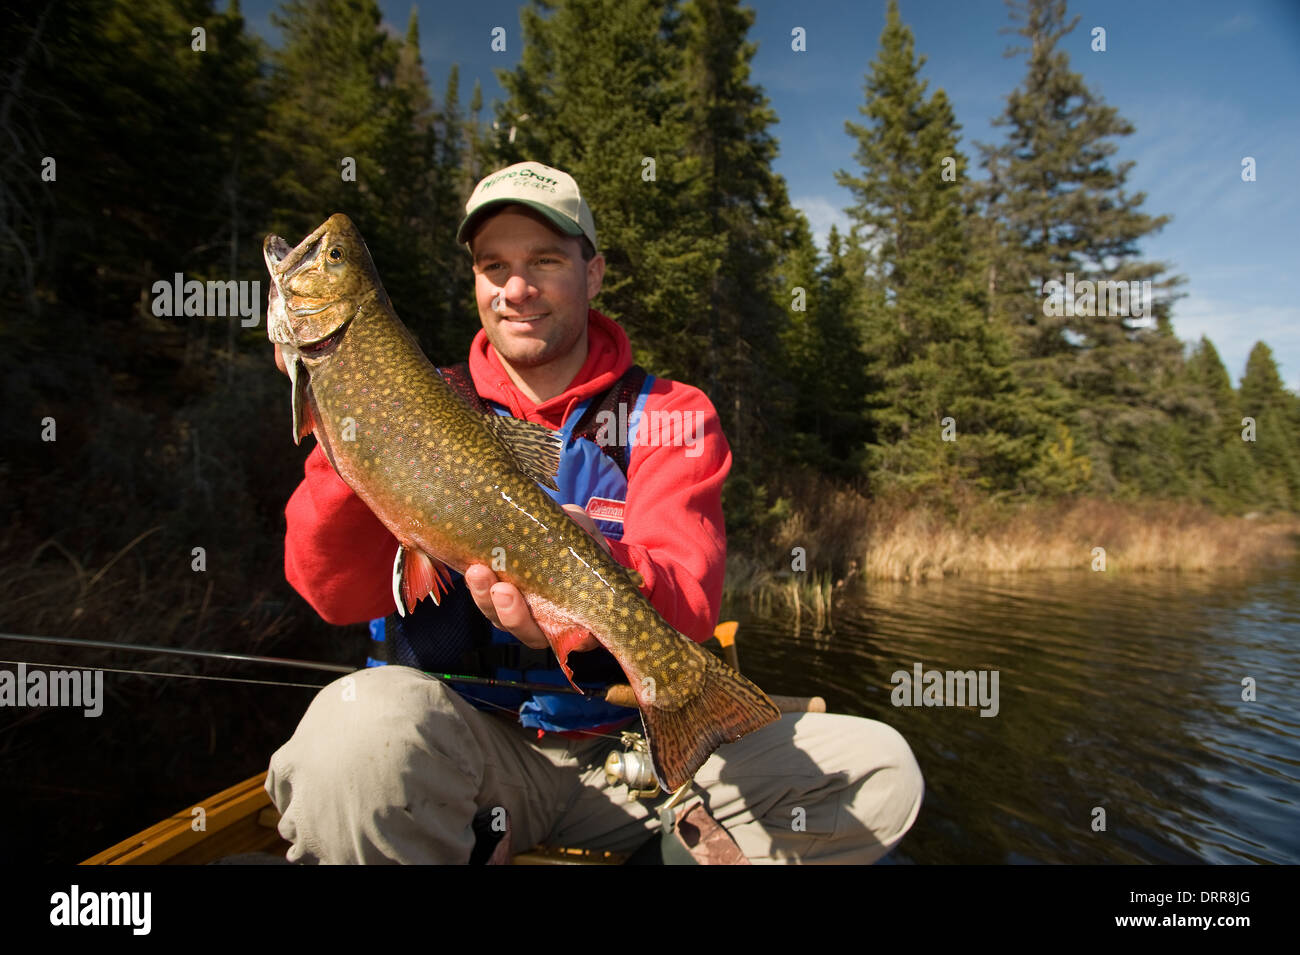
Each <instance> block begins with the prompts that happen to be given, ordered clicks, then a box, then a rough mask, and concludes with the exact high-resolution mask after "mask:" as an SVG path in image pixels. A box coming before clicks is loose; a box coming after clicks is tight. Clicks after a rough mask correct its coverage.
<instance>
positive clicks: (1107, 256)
mask: <svg viewBox="0 0 1300 955" xmlns="http://www.w3.org/2000/svg"><path fill="white" fill-rule="evenodd" d="M1008 5H1009V6H1010V7H1011V9H1012V17H1013V19H1014V20H1016V21H1018V22H1019V26H1018V27H1017V29H1016V30H1015V31H1014V32H1016V33H1018V34H1020V35H1021V36H1023V37H1025V39H1026V40H1028V41H1029V46H1028V47H1024V48H1018V49H1012V50H1009V51H1008V53H1007V55H1008V56H1014V55H1016V54H1018V53H1027V54H1028V62H1027V71H1026V76H1025V79H1024V81H1023V83H1022V85H1021V87H1019V88H1018V89H1016V90H1015V91H1013V92H1012V93H1011V95H1010V96H1008V98H1007V106H1006V109H1005V111H1004V112H1003V114H1002V115H1001V116H1000V117H999V118H998V120H996V121H995V125H999V126H1005V127H1007V129H1008V134H1007V140H1006V142H1004V143H1003V144H1002V145H1000V146H997V147H991V146H987V145H982V146H981V149H982V151H983V156H984V158H983V164H984V166H985V168H986V169H987V170H988V172H989V180H988V182H987V184H986V186H985V188H984V189H983V190H982V198H983V200H984V202H985V207H986V214H987V216H988V218H989V220H990V222H991V224H992V229H993V231H994V233H995V234H996V236H997V237H998V239H999V244H998V248H997V254H996V255H995V256H994V258H993V261H992V262H990V263H989V267H988V272H987V275H986V279H987V286H988V288H989V289H990V291H991V294H992V296H993V299H992V311H993V313H994V315H996V316H999V317H1001V318H1003V319H1004V320H1005V321H1006V322H1007V323H1008V326H1009V327H1011V328H1013V329H1015V331H1016V332H1017V334H1018V339H1019V352H1020V356H1021V357H1022V358H1023V359H1025V361H1024V363H1023V365H1022V367H1021V369H1020V374H1021V377H1022V378H1023V379H1024V380H1025V381H1026V382H1028V383H1029V384H1030V385H1031V386H1032V387H1033V388H1034V389H1035V390H1036V391H1037V392H1038V393H1040V394H1044V395H1046V394H1048V393H1049V392H1050V391H1052V390H1054V389H1055V388H1056V387H1057V386H1064V387H1065V389H1067V391H1068V393H1069V396H1070V402H1069V404H1070V408H1068V409H1062V410H1063V411H1064V414H1063V415H1062V419H1061V424H1062V425H1063V426H1064V427H1067V428H1071V429H1072V430H1077V431H1078V432H1079V433H1078V435H1077V437H1078V439H1079V445H1080V447H1081V448H1083V449H1084V450H1085V451H1086V452H1087V453H1088V454H1089V455H1090V457H1091V459H1092V466H1093V471H1094V482H1093V483H1094V485H1095V486H1096V487H1098V488H1099V489H1102V490H1112V491H1113V490H1116V489H1118V488H1119V487H1120V486H1121V485H1124V486H1128V487H1129V488H1131V489H1133V488H1136V489H1147V488H1150V487H1151V486H1153V485H1154V486H1162V485H1167V483H1168V481H1169V479H1170V478H1171V477H1172V475H1170V474H1169V473H1168V470H1167V469H1168V467H1169V466H1170V460H1171V458H1170V455H1171V454H1173V453H1175V449H1171V448H1169V447H1168V446H1167V444H1166V441H1167V433H1168V425H1169V418H1168V416H1167V415H1166V414H1164V413H1163V412H1162V410H1161V409H1160V408H1159V403H1160V394H1161V392H1162V390H1166V389H1168V388H1171V387H1173V381H1174V379H1175V378H1176V376H1177V375H1178V373H1179V365H1180V357H1181V345H1180V344H1179V343H1178V341H1177V340H1176V338H1175V337H1174V335H1173V331H1172V326H1171V325H1170V322H1169V317H1168V309H1169V303H1170V297H1169V291H1170V289H1172V288H1173V286H1174V285H1176V284H1177V282H1178V281H1180V280H1179V279H1172V278H1162V276H1163V274H1164V272H1165V270H1166V266H1165V265H1164V264H1162V263H1156V262H1144V261H1142V260H1141V259H1140V258H1139V250H1138V243H1139V240H1140V239H1141V238H1142V237H1143V236H1145V235H1148V234H1150V233H1151V232H1153V231H1156V230H1158V229H1160V228H1161V227H1162V226H1163V225H1164V224H1165V223H1166V222H1167V221H1168V218H1167V217H1163V216H1162V217H1158V218H1155V217H1152V216H1149V215H1146V214H1145V213H1142V212H1141V211H1139V210H1140V206H1141V205H1142V203H1143V201H1144V199H1145V195H1144V194H1142V193H1138V194H1136V195H1130V194H1128V193H1127V192H1126V191H1125V189H1124V185H1125V181H1126V179H1127V176H1128V173H1129V171H1130V170H1131V168H1132V165H1133V163H1132V162H1131V161H1129V162H1123V163H1119V164H1118V165H1115V166H1112V165H1111V163H1110V157H1111V156H1112V155H1113V154H1114V153H1115V151H1116V148H1117V147H1116V145H1115V143H1114V138H1115V137H1118V136H1126V135H1129V134H1130V133H1132V132H1133V127H1132V125H1131V124H1129V123H1128V122H1126V121H1125V120H1123V119H1122V118H1121V117H1120V116H1119V115H1118V113H1117V111H1116V110H1115V109H1114V108H1113V107H1109V106H1106V105H1104V103H1103V102H1102V101H1101V99H1100V98H1099V97H1097V96H1096V95H1095V94H1094V93H1093V92H1092V91H1091V90H1090V89H1089V88H1088V87H1087V85H1086V84H1085V83H1084V81H1083V78H1082V77H1081V76H1080V75H1079V74H1077V73H1074V72H1072V71H1071V70H1070V64H1069V56H1068V55H1067V54H1066V53H1065V51H1064V50H1062V49H1060V48H1059V44H1060V43H1061V40H1062V39H1063V38H1064V37H1065V36H1067V35H1068V34H1069V33H1070V32H1071V31H1072V30H1073V29H1074V27H1075V25H1076V24H1077V22H1078V18H1077V17H1076V18H1075V19H1074V20H1072V21H1070V22H1069V23H1068V24H1067V23H1066V4H1065V0H1025V2H1017V0H1008ZM1071 281H1073V283H1074V284H1075V286H1076V287H1078V288H1079V291H1078V293H1077V296H1076V298H1075V300H1074V301H1073V302H1068V301H1062V299H1064V298H1065V293H1064V291H1063V289H1064V287H1066V286H1068V285H1069V283H1070V282H1071ZM1098 281H1107V282H1123V283H1128V282H1131V281H1132V282H1143V281H1148V282H1150V283H1151V286H1150V291H1151V295H1150V296H1147V297H1146V298H1145V299H1144V300H1143V301H1142V303H1141V304H1142V306H1143V308H1144V309H1145V310H1146V311H1147V313H1148V314H1147V316H1146V317H1145V318H1142V317H1139V316H1137V315H1135V314H1133V313H1134V312H1136V309H1135V308H1134V303H1133V302H1132V301H1130V302H1129V309H1128V310H1129V314H1127V315H1124V314H1115V312H1114V310H1113V309H1114V306H1115V305H1117V304H1119V300H1118V292H1116V293H1115V295H1114V296H1111V295H1107V296H1103V297H1102V299H1103V300H1100V301H1099V300H1096V299H1095V298H1093V299H1090V298H1089V296H1088V294H1087V293H1086V289H1087V288H1088V286H1087V285H1083V286H1080V285H1079V283H1095V282H1098ZM1049 282H1058V283H1061V286H1062V293H1061V295H1060V296H1059V297H1058V298H1055V299H1052V298H1049V297H1048V296H1045V294H1044V290H1045V289H1047V290H1049V291H1050V290H1053V289H1054V287H1052V286H1048V285H1047V283H1049ZM1139 288H1141V286H1139ZM1127 290H1128V287H1127V286H1125V291H1127ZM1076 423H1077V428H1075V427H1074V426H1075V425H1076Z"/></svg>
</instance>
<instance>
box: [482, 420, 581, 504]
mask: <svg viewBox="0 0 1300 955" xmlns="http://www.w3.org/2000/svg"><path fill="white" fill-rule="evenodd" d="M485 417H486V419H487V426H488V427H489V428H491V429H492V431H493V433H494V434H495V435H496V436H497V437H498V438H500V439H501V443H502V444H504V445H505V446H506V450H508V451H509V452H510V455H511V457H513V458H514V459H515V463H516V464H517V465H519V470H521V471H523V472H524V473H525V474H527V475H528V476H529V477H530V478H532V479H533V480H534V481H537V482H538V483H539V484H544V485H546V486H547V487H549V488H550V489H551V490H552V491H558V490H559V488H558V487H557V486H556V484H555V475H556V473H557V472H559V470H560V452H561V451H563V450H564V441H563V439H562V438H561V437H560V432H558V431H552V430H551V429H550V428H547V427H544V426H543V425H540V424H533V423H532V422H531V421H523V420H521V419H519V418H507V417H505V416H504V415H498V414H489V415H485Z"/></svg>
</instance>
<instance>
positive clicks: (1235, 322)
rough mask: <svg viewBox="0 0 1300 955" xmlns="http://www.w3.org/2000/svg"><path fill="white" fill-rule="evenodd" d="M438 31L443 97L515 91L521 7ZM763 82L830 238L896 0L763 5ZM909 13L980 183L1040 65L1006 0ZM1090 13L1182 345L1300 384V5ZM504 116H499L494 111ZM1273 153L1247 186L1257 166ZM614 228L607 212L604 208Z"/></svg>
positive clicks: (1091, 59) (1081, 45) (1077, 50)
mask: <svg viewBox="0 0 1300 955" xmlns="http://www.w3.org/2000/svg"><path fill="white" fill-rule="evenodd" d="M272 6H273V4H272V3H270V2H268V0H252V2H245V3H244V12H245V16H246V17H247V18H248V20H249V23H250V26H251V27H252V28H253V29H254V30H256V31H257V32H259V33H261V34H262V35H263V36H265V37H266V38H267V39H268V40H270V41H271V42H272V43H273V44H278V42H279V37H278V33H277V31H275V30H274V29H273V28H272V27H271V26H270V20H269V10H270V9H271V7H272ZM411 6H412V3H411V0H380V7H381V9H382V10H383V11H384V15H385V18H386V19H387V20H388V21H389V22H391V23H392V24H393V25H394V26H395V27H396V28H397V29H398V30H399V31H404V30H405V27H406V22H407V19H408V17H409V15H410V10H411ZM415 6H417V7H418V8H419V11H420V41H421V44H420V45H421V52H422V54H423V56H424V62H425V68H426V70H427V71H428V73H429V76H430V78H431V79H432V81H433V84H434V87H435V92H436V93H437V94H438V95H439V97H441V92H442V89H443V86H444V84H445V82H446V77H447V70H448V68H449V67H450V66H451V64H452V63H453V62H458V63H459V64H460V69H461V90H462V94H463V99H464V101H465V102H468V98H469V92H470V90H471V89H472V88H473V84H474V80H475V79H476V78H477V79H479V80H481V81H482V84H483V92H484V99H485V102H486V104H488V105H489V106H490V104H491V103H492V101H493V100H494V99H504V93H503V91H502V90H501V88H500V86H499V84H498V83H497V81H496V76H495V72H494V70H495V69H500V68H510V67H513V66H514V64H515V63H516V62H517V61H518V57H519V52H520V49H521V42H522V38H521V35H520V28H519V9H520V6H521V4H520V3H519V2H507V0H475V2H473V3H468V4H467V3H463V2H454V3H453V2H447V0H424V2H417V3H415ZM746 6H748V7H749V8H750V9H752V10H753V11H754V12H755V23H754V27H753V29H752V30H751V32H750V40H751V42H754V43H757V45H758V53H757V54H756V56H755V57H754V61H753V72H752V80H753V82H755V83H756V84H758V85H759V86H761V87H763V89H764V91H765V92H766V94H767V96H768V98H769V99H770V101H771V105H772V108H773V109H774V110H775V111H776V114H777V116H778V117H779V122H778V124H777V126H776V127H775V129H774V130H773V133H774V135H775V136H776V137H777V139H778V140H779V141H780V145H781V152H780V156H779V158H778V159H777V160H776V163H775V167H776V170H777V172H779V173H780V174H781V175H783V176H784V177H785V179H786V181H787V183H788V184H789V189H790V195H791V198H792V199H793V201H794V204H795V205H796V206H798V207H799V208H800V209H802V210H803V211H804V213H805V215H807V216H808V219H809V222H810V223H811V225H812V227H813V231H814V233H815V234H816V235H817V237H818V240H819V243H822V242H824V237H825V234H826V231H827V230H828V229H829V227H830V225H831V223H832V222H835V223H839V224H840V226H841V227H844V226H845V225H846V224H847V221H848V220H847V217H846V216H845V215H844V213H843V211H842V210H843V209H844V208H845V207H846V206H848V205H849V204H850V203H851V197H850V195H849V193H848V191H847V190H845V189H841V188H840V187H839V186H838V185H836V183H835V178H834V171H835V170H836V169H845V170H849V171H853V172H856V171H857V170H856V169H855V167H854V164H853V151H854V142H853V140H851V139H850V138H849V136H848V135H847V134H846V133H845V131H844V122H845V120H848V119H852V120H855V121H857V120H859V119H860V114H859V113H858V107H859V106H860V105H861V104H862V102H863V92H862V82H863V77H864V75H865V74H866V72H867V71H868V70H869V69H870V63H871V60H872V59H873V58H874V57H875V56H876V54H877V51H878V48H879V42H880V32H881V30H882V29H883V27H884V22H885V8H886V2H885V0H752V2H750V3H748V4H746ZM899 6H900V10H901V13H902V17H903V21H904V22H905V23H906V24H907V25H908V26H909V27H910V28H911V30H912V32H913V34H914V36H915V38H916V52H917V53H918V54H920V55H924V56H925V57H926V64H925V66H924V67H923V69H922V71H921V76H922V78H923V79H925V80H927V81H928V82H929V84H930V89H931V90H933V89H936V88H939V87H942V88H943V89H944V90H945V91H946V93H947V94H948V97H949V99H950V100H951V101H952V103H953V107H954V111H955V113H956V116H957V120H958V122H959V123H961V125H962V127H963V128H962V134H963V140H962V149H963V151H964V152H965V153H966V155H967V157H968V158H969V159H970V160H971V168H972V175H975V176H977V177H978V176H981V175H982V171H980V170H978V168H977V160H978V155H979V152H978V150H977V148H976V146H975V143H976V142H984V143H998V142H1001V138H1002V137H1001V135H1000V133H1001V131H1000V130H998V129H995V128H994V127H993V126H992V124H991V123H992V120H993V119H994V118H995V117H996V116H997V115H998V114H999V113H1000V112H1001V111H1002V108H1003V103H1004V99H1005V97H1006V95H1007V94H1008V93H1009V92H1010V91H1011V90H1012V89H1013V88H1015V86H1016V85H1017V84H1019V82H1020V81H1021V79H1022V77H1023V75H1024V59H1023V57H1017V58H1013V59H1007V58H1004V57H1003V55H1002V53H1003V50H1005V49H1006V48H1007V46H1008V45H1010V44H1011V43H1012V42H1013V41H1017V40H1019V39H1020V38H1019V37H1015V36H1011V35H1007V34H1003V33H1000V32H999V31H1000V29H1001V28H1002V27H1004V26H1008V25H1010V23H1011V21H1010V18H1009V16H1008V13H1007V8H1006V7H1005V5H1004V4H1003V2H1002V0H900V4H899ZM1069 14H1070V16H1074V15H1075V14H1078V15H1079V16H1080V21H1079V25H1078V26H1077V27H1076V28H1075V30H1074V32H1073V33H1071V34H1069V35H1068V36H1067V37H1066V38H1065V39H1064V40H1063V41H1062V48H1063V49H1065V50H1066V52H1068V53H1069V55H1070V62H1071V67H1072V69H1074V70H1075V71H1076V72H1079V73H1081V74H1082V75H1083V77H1084V80H1085V81H1086V82H1087V84H1088V85H1089V87H1090V88H1091V89H1092V90H1093V92H1094V93H1095V94H1097V95H1099V96H1100V97H1101V98H1102V99H1103V100H1104V101H1105V102H1106V103H1107V104H1108V105H1110V106H1114V107H1115V108H1117V109H1118V111H1119V113H1120V115H1121V116H1122V117H1124V118H1125V119H1127V120H1128V121H1129V122H1130V123H1131V124H1133V126H1135V127H1136V132H1135V133H1134V134H1133V135H1132V136H1128V137H1124V138H1122V139H1121V140H1120V141H1119V142H1118V143H1117V145H1118V147H1119V150H1118V152H1117V153H1116V155H1115V157H1114V161H1116V162H1118V161H1121V160H1125V159H1132V160H1134V161H1135V162H1136V165H1135V166H1134V167H1133V169H1132V171H1131V172H1130V174H1129V179H1128V189H1129V191H1130V192H1145V193H1146V196H1147V198H1146V202H1145V204H1144V206H1143V210H1144V211H1146V212H1147V213H1149V214H1151V215H1169V216H1171V217H1172V221H1171V222H1170V223H1169V224H1168V225H1167V226H1165V228H1164V230H1163V231H1162V232H1160V233H1158V234H1156V235H1154V236H1149V237H1148V238H1147V239H1146V240H1145V241H1144V242H1143V243H1142V247H1141V251H1142V255H1143V257H1144V258H1146V259H1149V260H1157V261H1163V262H1165V263H1167V264H1168V266H1169V268H1170V272H1171V273H1173V274H1176V275H1182V276H1185V277H1186V279H1187V281H1186V283H1185V285H1184V286H1183V287H1182V291H1183V292H1185V293H1186V297H1185V298H1183V299H1180V300H1179V301H1178V302H1177V303H1176V304H1175V306H1174V325H1175V328H1176V330H1177V332H1178V335H1179V337H1180V338H1182V339H1184V340H1185V341H1195V340H1197V339H1199V338H1200V336H1201V335H1206V336H1208V337H1209V338H1210V340H1211V341H1213V342H1214V344H1215V347H1216V348H1218V350H1219V353H1220V354H1221V355H1222V357H1223V360H1224V363H1225V364H1226V365H1227V366H1228V371H1229V373H1230V374H1231V375H1232V376H1233V379H1234V380H1236V379H1238V378H1239V377H1240V375H1241V373H1242V371H1243V369H1244V368H1245V363H1246V356H1247V354H1248V353H1249V351H1250V348H1251V346H1252V345H1253V344H1254V343H1255V342H1256V341H1259V340H1263V341H1265V342H1266V343H1267V344H1268V345H1269V346H1270V347H1271V348H1272V349H1273V353H1274V356H1275V358H1276V359H1277V362H1278V366H1279V369H1280V371H1281V373H1282V378H1283V381H1284V382H1285V383H1286V385H1287V387H1289V388H1290V389H1292V390H1293V391H1300V301H1297V296H1296V295H1295V292H1294V291H1293V287H1294V283H1295V281H1296V279H1297V278H1298V277H1300V189H1298V188H1297V186H1298V185H1300V183H1297V177H1298V176H1300V121H1298V117H1300V103H1298V102H1297V98H1298V95H1300V0H1238V2H1232V3H1222V2H1205V0H1070V3H1069ZM496 26H503V27H505V28H506V31H507V50H506V52H504V53H500V52H497V53H494V52H493V51H492V50H491V49H490V45H489V44H490V41H491V31H492V28H493V27H496ZM796 26H801V27H803V28H804V29H805V30H806V33H807V50H806V52H801V53H800V52H795V51H793V50H791V44H790V37H791V30H792V29H793V28H794V27H796ZM1096 26H1100V27H1103V28H1105V30H1106V46H1107V49H1106V52H1104V53H1097V52H1093V51H1092V50H1091V48H1090V44H1091V30H1092V28H1093V27H1096ZM484 112H485V114H486V115H489V116H490V115H491V113H490V110H488V109H485V111H484ZM1245 156H1252V157H1254V159H1255V161H1256V176H1257V178H1256V181H1255V182H1250V183H1247V182H1243V181H1242V179H1241V162H1242V158H1243V157H1245ZM594 211H595V214H596V217H597V221H598V222H599V217H600V210H599V209H597V210H594Z"/></svg>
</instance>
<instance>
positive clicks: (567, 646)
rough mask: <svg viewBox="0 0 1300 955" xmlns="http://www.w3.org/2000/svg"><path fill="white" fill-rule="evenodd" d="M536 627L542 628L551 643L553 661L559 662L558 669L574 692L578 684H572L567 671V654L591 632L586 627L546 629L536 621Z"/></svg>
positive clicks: (569, 671) (571, 673) (570, 676)
mask: <svg viewBox="0 0 1300 955" xmlns="http://www.w3.org/2000/svg"><path fill="white" fill-rule="evenodd" d="M537 625H538V626H539V627H541V628H542V632H543V633H545V634H546V639H547V640H549V641H550V643H551V649H552V650H554V651H555V659H557V660H559V661H560V669H561V670H563V671H564V675H565V676H566V677H568V678H569V683H570V685H571V686H572V687H573V688H574V689H575V690H576V689H578V684H576V683H574V682H573V671H572V670H570V669H569V654H570V653H572V652H573V648H574V647H576V646H577V645H578V644H580V643H582V642H583V641H584V640H586V639H587V638H588V637H589V636H591V631H590V630H588V629H587V628H586V627H568V628H567V629H563V630H557V629H553V628H550V627H548V626H547V625H546V624H545V623H543V622H542V621H540V620H539V621H537Z"/></svg>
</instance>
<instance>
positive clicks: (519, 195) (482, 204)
mask: <svg viewBox="0 0 1300 955" xmlns="http://www.w3.org/2000/svg"><path fill="white" fill-rule="evenodd" d="M515 202H517V203H519V204H521V205H525V206H528V207H529V208H530V209H535V210H537V212H539V213H540V214H541V215H543V216H544V217H545V218H546V219H547V221H549V222H550V223H551V224H552V225H554V226H555V228H557V229H559V230H560V231H561V232H563V233H564V234H565V235H571V236H575V237H576V236H580V235H585V236H586V237H587V238H588V239H589V240H591V246H592V248H598V246H597V245H596V220H595V219H593V218H592V217H591V209H590V208H588V206H587V200H586V199H584V198H582V193H581V192H579V191H578V184H577V183H576V182H574V180H573V177H572V176H570V175H569V174H568V173H567V172H562V171H561V170H559V169H553V168H551V167H550V166H545V165H543V164H542V163H539V162H520V163H515V164H514V165H513V166H507V167H506V168H504V169H498V170H497V171H496V172H494V173H491V174H490V175H487V176H485V177H484V178H483V179H481V180H479V184H478V185H477V186H475V187H474V192H473V193H472V194H471V195H470V197H469V202H467V203H465V219H464V221H462V222H461V224H460V228H459V229H457V230H456V241H457V242H461V243H464V242H468V241H469V237H470V236H471V235H473V233H474V229H475V227H477V225H478V223H479V222H480V221H482V219H483V216H484V214H485V213H486V212H487V210H489V209H491V208H492V207H494V206H503V205H508V204H510V203H515Z"/></svg>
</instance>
